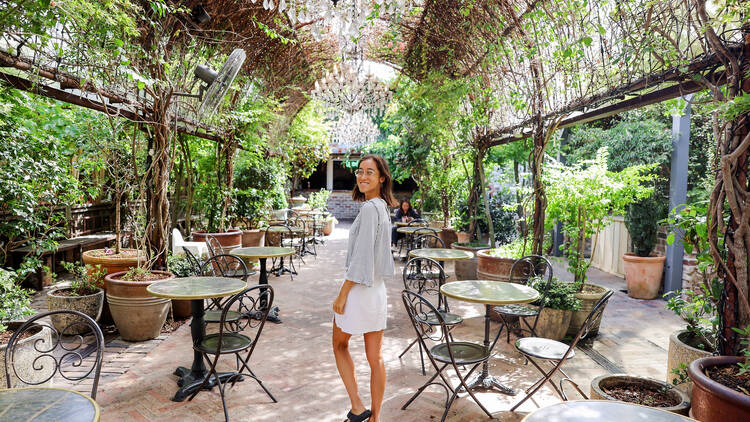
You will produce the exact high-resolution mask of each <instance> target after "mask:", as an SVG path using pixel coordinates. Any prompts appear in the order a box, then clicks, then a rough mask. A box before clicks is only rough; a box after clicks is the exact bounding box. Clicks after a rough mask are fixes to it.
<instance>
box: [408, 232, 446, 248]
mask: <svg viewBox="0 0 750 422" xmlns="http://www.w3.org/2000/svg"><path fill="white" fill-rule="evenodd" d="M414 246H415V249H421V248H445V242H443V239H441V238H439V237H438V236H436V235H434V234H431V233H430V234H420V235H418V236H417V238H416V239H415V240H414Z"/></svg>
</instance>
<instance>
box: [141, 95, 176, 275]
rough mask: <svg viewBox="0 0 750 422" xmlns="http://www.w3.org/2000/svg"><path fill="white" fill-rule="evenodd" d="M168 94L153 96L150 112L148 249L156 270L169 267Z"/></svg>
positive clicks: (147, 200)
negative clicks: (151, 130)
mask: <svg viewBox="0 0 750 422" xmlns="http://www.w3.org/2000/svg"><path fill="white" fill-rule="evenodd" d="M168 107H169V97H168V96H159V97H156V98H155V99H154V106H153V109H152V113H151V118H152V119H153V121H152V122H151V128H152V129H153V132H152V134H151V137H150V139H149V159H148V171H147V174H146V203H147V208H146V249H147V252H146V253H147V254H148V258H149V262H150V263H151V267H152V268H154V269H162V268H166V267H167V265H166V264H167V241H168V233H169V200H168V192H169V172H170V170H171V166H172V160H171V157H170V156H169V152H170V148H169V146H170V139H171V133H170V130H169V122H168V117H167V109H168Z"/></svg>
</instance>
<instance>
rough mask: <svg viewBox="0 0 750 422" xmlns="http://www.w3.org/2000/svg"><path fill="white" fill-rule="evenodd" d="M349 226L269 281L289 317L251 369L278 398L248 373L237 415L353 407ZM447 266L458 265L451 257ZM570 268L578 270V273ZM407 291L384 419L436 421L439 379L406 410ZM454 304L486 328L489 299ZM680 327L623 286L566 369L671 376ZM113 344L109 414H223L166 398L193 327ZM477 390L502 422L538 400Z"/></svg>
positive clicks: (410, 367)
mask: <svg viewBox="0 0 750 422" xmlns="http://www.w3.org/2000/svg"><path fill="white" fill-rule="evenodd" d="M348 226H349V224H347V223H344V224H341V225H339V227H337V228H336V230H335V231H334V233H333V234H332V235H331V236H329V238H328V241H327V243H326V245H325V246H321V247H319V248H318V252H319V256H318V257H317V259H315V257H306V260H307V264H306V265H303V266H302V267H301V268H298V270H299V272H300V274H299V275H298V276H295V278H294V280H293V281H292V280H291V279H290V277H289V276H288V275H286V276H282V277H271V279H270V283H271V285H272V286H273V287H274V289H275V291H276V304H277V305H278V306H279V307H280V308H281V317H282V319H283V321H284V323H283V324H280V325H276V324H268V325H266V328H265V329H264V332H263V334H262V336H261V339H260V343H259V346H258V349H257V350H256V351H255V354H254V356H253V359H252V362H253V365H252V366H253V369H254V371H255V372H256V374H257V375H258V376H259V377H260V378H261V379H263V380H264V383H265V384H266V385H267V386H268V388H269V389H270V390H271V391H272V392H273V393H274V395H275V396H276V398H277V399H278V400H279V403H273V402H271V400H270V399H269V398H268V397H267V396H266V395H265V394H264V393H263V392H262V390H261V389H260V388H259V387H258V386H257V384H256V383H254V382H253V381H252V380H246V381H244V382H241V383H238V384H236V385H235V386H234V387H233V388H231V389H228V394H227V403H228V406H229V412H230V413H229V414H230V418H231V419H232V420H240V421H248V420H252V421H273V422H293V421H301V420H305V421H310V420H312V421H342V420H344V419H345V417H344V415H346V412H347V411H348V408H349V404H348V399H347V396H346V392H345V390H344V387H343V384H342V383H341V381H340V380H339V378H338V375H337V372H336V366H335V362H334V359H333V355H332V352H331V346H330V331H331V316H332V312H331V310H330V304H331V301H332V299H333V298H334V296H335V295H336V294H337V292H338V288H339V285H340V283H341V282H342V276H343V274H344V269H343V262H344V258H345V254H346V250H345V249H346V240H347V230H348ZM562 268H563V265H562V264H560V263H556V264H555V269H556V274H558V275H560V274H562V278H563V279H565V278H566V275H565V274H564V271H563V270H562ZM399 270H400V268H399ZM448 272H449V274H452V268H451V267H450V265H449V268H448ZM589 274H590V281H592V282H595V283H599V284H603V285H606V286H609V287H612V288H614V289H616V290H619V289H621V288H624V281H623V280H622V279H620V278H618V277H615V276H611V275H608V274H606V273H603V272H601V271H598V270H596V269H591V270H590V272H589ZM567 277H568V279H569V274H568V275H567ZM250 282H251V283H255V282H257V276H254V277H252V278H251V280H250ZM402 288H403V285H402V283H401V281H400V277H394V281H393V282H392V283H390V284H389V285H388V295H389V305H388V308H389V319H388V329H387V331H386V333H385V339H384V344H383V355H384V358H385V361H386V370H387V373H388V387H387V389H386V394H385V401H384V410H383V418H382V419H383V421H434V420H439V418H440V417H441V415H442V412H443V398H444V393H443V392H442V391H441V390H440V389H437V388H430V389H428V390H427V391H426V392H425V393H423V394H422V396H420V397H419V398H418V399H417V400H416V401H415V402H414V403H413V404H412V405H411V406H410V407H409V409H407V410H405V411H402V410H400V407H401V406H402V404H403V403H404V402H405V401H406V400H407V399H408V398H409V397H410V395H411V394H412V393H413V391H414V390H415V389H416V388H417V387H419V386H420V385H421V384H422V383H423V382H424V381H425V377H423V376H422V375H421V372H420V370H419V366H420V364H419V356H418V351H417V350H416V349H415V350H412V351H410V352H409V353H407V354H406V355H405V356H404V358H403V359H401V360H399V359H398V355H399V353H400V352H401V350H403V348H404V347H406V345H407V344H408V343H409V342H410V341H411V340H412V338H413V336H414V333H413V327H412V326H411V325H410V323H409V321H408V319H407V316H406V313H405V311H404V309H403V305H402V304H401V302H400V291H401V289H402ZM451 305H452V310H453V311H454V312H456V313H459V314H462V315H464V317H465V322H464V324H462V325H460V326H459V327H458V328H456V330H455V331H454V335H455V337H456V338H457V339H461V340H475V341H480V340H481V338H482V336H483V307H482V306H481V305H473V304H468V303H462V302H458V301H452V302H451ZM680 326H681V323H680V321H679V319H678V318H677V317H676V316H674V315H672V314H671V313H670V312H668V311H665V310H664V302H663V301H662V300H655V301H641V300H634V299H630V298H628V297H627V295H625V294H624V293H621V292H619V291H617V292H616V294H615V296H614V297H613V299H612V300H611V301H610V304H609V306H608V307H607V310H606V312H605V314H604V319H603V321H602V326H601V332H600V335H599V337H597V339H596V341H594V342H593V344H592V345H591V346H589V347H584V349H585V350H582V351H583V353H580V352H579V353H577V354H576V356H575V358H573V359H572V360H570V361H569V362H568V363H567V364H566V366H565V367H564V368H565V369H566V370H567V372H568V374H569V375H571V376H572V377H573V378H574V379H575V380H576V381H577V382H578V383H579V385H580V386H581V388H582V389H583V390H584V391H585V392H587V393H588V390H589V381H590V380H591V379H592V378H593V377H595V376H597V375H601V374H605V373H607V372H618V371H619V370H624V371H626V372H628V373H632V374H638V375H645V376H650V377H653V378H656V379H664V378H665V376H666V369H665V368H666V360H667V358H666V348H667V345H668V336H669V333H670V332H672V331H673V330H675V329H677V328H679V327H680ZM495 327H496V325H495V324H493V328H495ZM209 331H210V328H209ZM511 341H512V339H511ZM114 346H117V347H119V349H118V350H117V354H116V357H117V360H116V362H117V365H118V366H117V368H116V370H114V371H108V367H109V366H110V365H111V364H112V363H111V361H110V362H105V363H104V368H103V372H104V373H107V372H109V373H110V375H109V376H107V377H103V378H102V381H101V384H100V388H99V393H98V396H97V401H98V402H99V404H100V405H101V406H102V420H103V421H122V420H134V421H175V420H179V421H219V420H223V414H222V409H221V400H220V397H219V395H218V392H217V391H216V389H214V390H213V391H205V392H201V393H200V394H199V395H198V396H197V397H196V398H195V400H193V401H192V402H187V401H186V402H182V403H175V402H172V401H170V400H169V398H170V397H171V396H172V395H173V393H174V391H175V390H176V388H177V387H176V384H175V380H176V377H175V376H174V375H172V371H173V370H174V368H175V367H176V366H178V365H185V366H188V365H189V363H190V359H191V357H192V350H191V345H190V327H189V325H188V324H185V325H183V326H182V327H180V328H179V329H177V330H176V331H175V332H174V333H172V334H170V335H168V336H162V337H161V338H160V339H159V340H156V341H152V342H149V343H148V344H143V343H138V344H134V343H128V342H123V341H122V340H118V339H114V340H112V341H111V342H110V344H109V347H110V350H112V349H113V348H114ZM113 352H114V350H113ZM351 352H352V355H353V357H354V360H355V363H357V376H358V379H359V381H360V382H359V385H360V392H361V394H362V396H363V399H364V400H365V403H369V386H368V385H366V383H365V381H364V380H366V379H367V376H368V374H369V368H368V366H367V361H366V359H365V354H364V347H363V342H362V338H361V337H359V338H356V337H355V338H353V340H352V342H351ZM495 352H496V353H495V356H494V357H493V358H492V359H491V361H490V362H491V365H490V371H491V373H493V374H495V375H500V377H501V379H502V380H503V382H505V383H506V384H508V385H510V386H512V387H514V388H517V389H524V388H526V387H528V386H529V385H531V383H532V382H533V381H534V380H536V379H538V374H537V373H536V372H535V370H534V369H533V367H531V365H524V360H523V358H522V357H521V356H520V355H519V354H518V353H517V352H515V351H514V350H513V348H512V346H511V345H508V344H506V343H505V342H503V341H499V342H498V346H497V347H496V349H495ZM230 361H232V359H225V360H224V362H225V364H226V365H225V367H224V368H225V369H226V370H228V369H230V366H229V365H228V364H229V362H230ZM112 369H115V368H112ZM118 373H122V374H121V375H118ZM570 390H572V389H570ZM569 395H571V396H573V397H574V398H575V397H576V394H575V393H573V392H569ZM478 397H479V398H480V400H481V401H482V402H483V403H484V404H485V405H486V406H487V408H488V409H489V410H490V411H491V412H492V413H493V415H494V416H495V417H496V418H498V419H499V420H501V421H519V420H520V419H521V418H522V417H523V415H524V414H525V412H528V411H530V410H533V409H535V406H534V404H533V403H532V402H531V401H528V402H526V403H524V405H523V406H522V407H521V408H520V411H519V412H517V413H511V412H508V411H507V409H509V408H510V407H511V406H512V404H513V403H515V402H516V401H517V400H519V399H520V397H522V395H521V394H519V396H516V397H508V396H503V395H499V394H494V393H479V394H478ZM535 398H536V400H537V402H538V403H539V404H540V405H542V406H543V405H545V404H551V403H556V402H557V401H558V400H559V399H558V398H557V397H556V396H555V395H553V393H552V391H551V389H549V388H546V387H545V388H544V389H542V390H541V391H540V392H539V393H537V394H536V395H535ZM448 420H449V421H451V422H459V421H460V422H470V421H485V420H488V418H487V417H486V415H484V414H483V413H482V412H481V410H480V409H479V408H478V407H477V406H476V404H474V403H473V402H472V401H471V400H470V399H469V398H468V397H461V398H459V399H458V400H457V401H456V402H455V403H454V404H453V406H452V408H451V411H450V414H449V417H448Z"/></svg>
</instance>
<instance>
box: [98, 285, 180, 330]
mask: <svg viewBox="0 0 750 422" xmlns="http://www.w3.org/2000/svg"><path fill="white" fill-rule="evenodd" d="M151 272H152V273H155V274H160V275H162V276H163V278H162V279H159V280H151V281H126V280H121V279H120V277H122V276H123V275H125V272H124V271H123V272H119V273H114V274H110V275H108V276H106V277H105V278H104V279H105V281H106V284H107V300H108V302H109V309H110V312H111V313H112V318H113V319H114V321H115V325H116V326H117V329H118V330H119V331H120V335H121V336H122V338H123V339H124V340H127V341H143V340H150V339H154V338H156V337H158V336H159V332H160V331H161V327H162V326H163V325H164V322H165V321H166V320H167V314H168V313H169V306H170V300H169V299H165V298H159V297H155V296H151V295H150V294H149V293H148V292H146V287H148V286H149V285H151V283H153V282H155V281H161V280H168V279H172V278H175V276H174V274H172V273H170V272H167V271H151Z"/></svg>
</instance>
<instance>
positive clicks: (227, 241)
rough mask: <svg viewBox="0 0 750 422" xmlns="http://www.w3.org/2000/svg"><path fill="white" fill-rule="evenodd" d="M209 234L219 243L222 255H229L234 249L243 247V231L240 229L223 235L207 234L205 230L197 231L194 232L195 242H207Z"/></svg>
mask: <svg viewBox="0 0 750 422" xmlns="http://www.w3.org/2000/svg"><path fill="white" fill-rule="evenodd" d="M207 234H210V235H211V236H213V237H215V238H216V240H218V241H219V244H221V249H222V252H221V253H226V254H228V253H229V251H231V250H232V249H234V248H239V247H241V246H242V230H240V229H229V230H227V231H225V232H223V233H207V232H206V231H204V230H196V231H194V232H193V241H195V242H205V241H206V235H207ZM217 253H218V252H217Z"/></svg>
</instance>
